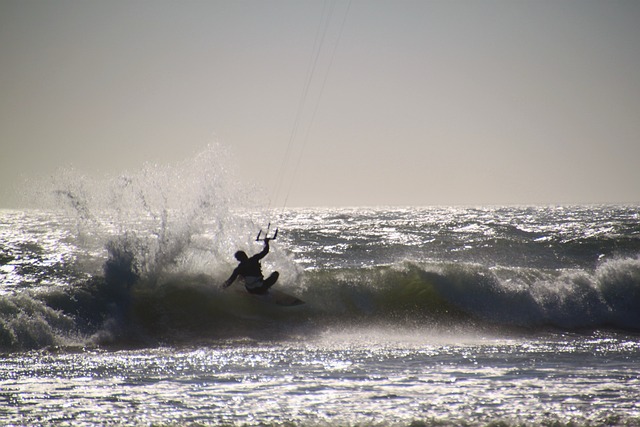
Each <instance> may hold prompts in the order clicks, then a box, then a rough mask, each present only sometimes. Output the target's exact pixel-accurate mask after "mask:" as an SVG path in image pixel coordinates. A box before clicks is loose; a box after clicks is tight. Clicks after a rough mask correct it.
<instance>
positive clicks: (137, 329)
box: [0, 255, 640, 351]
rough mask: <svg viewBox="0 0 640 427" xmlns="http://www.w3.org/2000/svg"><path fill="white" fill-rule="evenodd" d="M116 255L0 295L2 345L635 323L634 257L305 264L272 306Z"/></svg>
mask: <svg viewBox="0 0 640 427" xmlns="http://www.w3.org/2000/svg"><path fill="white" fill-rule="evenodd" d="M122 256H123V258H115V259H114V258H113V257H111V258H110V260H109V261H108V262H107V263H106V264H105V274H104V276H97V277H93V278H92V279H90V280H88V281H85V282H82V283H78V284H76V285H74V286H70V287H66V288H65V287H58V288H55V289H53V290H49V291H46V292H43V291H40V292H37V293H36V292H32V293H25V292H23V293H17V294H12V295H4V296H2V297H0V316H1V317H0V350H1V351H21V350H29V349H38V348H44V347H48V346H59V345H62V346H69V345H71V346H73V345H81V346H86V345H103V346H153V345H159V344H163V343H168V344H175V343H192V342H197V341H201V340H217V339H227V338H240V337H250V338H256V339H273V338H278V337H282V336H288V337H290V336H292V335H293V336H298V335H299V336H307V335H309V334H312V333H314V331H321V330H324V329H326V328H335V327H342V326H349V327H358V326H361V325H372V324H373V325H400V326H402V325H410V326H411V327H416V326H417V327H420V326H425V327H429V328H433V327H438V326H448V325H462V326H465V325H467V326H469V325H474V326H477V325H490V326H492V327H498V328H509V329H513V328H518V329H520V328H524V329H527V330H540V329H548V328H551V329H559V330H571V331H580V330H593V329H598V328H613V329H619V330H625V331H638V330H640V312H639V311H638V310H637V307H638V306H640V259H638V258H624V259H613V260H608V261H606V262H603V263H602V264H601V265H599V266H598V267H597V268H596V269H595V270H593V271H586V270H549V271H545V270H539V269H521V268H487V267H485V266H482V265H479V264H459V263H458V264H454V263H449V264H445V263H440V264H420V263H415V262H403V263H398V264H393V265H388V266H377V267H371V268H346V269H331V270H308V271H305V272H303V273H302V274H300V275H299V276H298V277H296V278H295V279H291V280H290V281H287V280H286V278H285V280H283V282H282V283H279V284H278V285H277V286H278V287H279V288H280V289H281V290H283V291H285V292H288V293H291V294H294V295H296V296H298V297H300V298H302V299H303V300H305V301H306V304H304V305H301V306H296V307H280V306H275V305H271V304H268V303H265V302H263V301H260V300H259V299H256V298H254V297H253V296H251V295H249V294H247V293H246V292H244V291H242V289H241V288H240V289H235V290H234V289H233V288H234V287H239V285H237V284H236V285H234V287H232V288H229V289H228V290H222V289H220V287H219V286H218V283H219V282H220V281H219V280H216V279H215V278H213V277H211V276H208V275H203V274H187V273H184V274H180V273H171V274H165V275H163V276H160V277H145V276H140V275H139V274H138V273H137V272H136V271H135V268H134V267H133V264H132V262H131V259H129V258H126V257H125V256H124V255H122Z"/></svg>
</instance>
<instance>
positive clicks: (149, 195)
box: [0, 146, 640, 426]
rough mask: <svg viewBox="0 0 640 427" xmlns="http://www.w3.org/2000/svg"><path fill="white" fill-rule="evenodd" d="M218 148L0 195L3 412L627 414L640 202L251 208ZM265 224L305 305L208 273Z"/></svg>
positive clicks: (590, 420) (391, 421)
mask: <svg viewBox="0 0 640 427" xmlns="http://www.w3.org/2000/svg"><path fill="white" fill-rule="evenodd" d="M221 151H223V150H220V148H219V147H216V146H211V147H209V148H208V149H207V150H205V151H204V152H203V153H200V154H199V155H197V156H195V157H194V158H193V159H190V160H187V161H184V162H182V163H179V164H176V165H172V166H163V165H153V164H149V165H145V166H144V167H143V168H141V170H139V171H135V172H133V173H129V174H123V175H119V176H114V177H105V178H104V179H100V180H96V179H90V178H87V177H85V176H83V175H81V174H79V173H77V172H75V171H73V170H66V171H62V172H60V173H59V174H58V175H56V176H55V177H53V178H51V179H49V180H47V181H46V182H44V183H38V185H35V186H34V187H33V188H32V189H31V190H29V192H30V193H31V195H32V198H33V200H37V202H38V204H39V206H38V207H37V208H29V209H21V210H16V209H13V210H0V424H3V425H74V426H75V425H304V426H306V425H312V426H316V425H317V426H325V425H374V426H378V425H398V426H409V425H412V426H432V425H434V426H435V425H437V426H443V425H444V426H447V425H468V426H485V425H505V426H507V425H558V426H564V425H567V426H568V425H592V426H596V425H597V426H600V425H607V426H609V425H611V426H615V425H620V426H622V425H625V426H628V425H640V404H639V403H638V402H640V206H637V205H591V206H468V207H402V208H401V207H377V208H364V207H353V208H284V209H268V208H267V206H268V202H265V201H259V202H256V201H257V200H259V199H260V194H261V192H259V191H254V190H247V189H246V188H245V189H243V188H241V187H239V186H238V182H239V180H238V177H237V176H234V172H233V171H230V170H227V169H225V168H224V167H223V166H222V165H226V164H229V161H228V158H226V157H225V156H226V155H225V154H224V153H223V152H221ZM268 223H271V224H272V227H278V228H279V234H278V238H277V240H276V241H274V242H273V243H272V245H271V252H270V253H269V255H268V256H267V257H266V258H265V259H264V261H263V270H264V271H265V273H266V274H270V272H271V271H276V270H277V271H279V272H280V279H279V281H278V283H277V284H276V285H275V286H276V287H277V288H278V289H281V290H282V291H285V292H287V293H289V294H291V295H295V296H297V297H299V298H301V299H302V300H304V301H305V302H306V303H305V304H304V305H299V306H294V307H280V306H275V305H271V304H268V303H265V302H263V301H261V300H259V299H256V298H254V297H252V296H250V295H247V294H246V293H244V292H242V286H241V284H239V283H236V284H234V285H233V286H232V287H231V288H229V289H227V290H223V289H222V288H221V286H220V285H221V284H222V282H224V280H225V279H226V278H227V277H228V276H229V274H230V273H231V271H232V270H233V268H234V267H235V265H236V263H235V260H234V258H233V254H234V252H235V251H236V250H238V249H242V250H245V251H246V252H247V253H250V254H253V253H257V252H258V251H260V250H261V249H262V245H261V243H260V242H255V236H256V235H257V233H258V231H259V230H260V229H261V228H262V229H265V227H266V225H267V224H268Z"/></svg>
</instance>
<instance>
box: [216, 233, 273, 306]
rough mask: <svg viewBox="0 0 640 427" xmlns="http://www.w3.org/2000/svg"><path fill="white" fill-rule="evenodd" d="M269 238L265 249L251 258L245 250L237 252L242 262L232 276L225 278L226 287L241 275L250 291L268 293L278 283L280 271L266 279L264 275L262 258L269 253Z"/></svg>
mask: <svg viewBox="0 0 640 427" xmlns="http://www.w3.org/2000/svg"><path fill="white" fill-rule="evenodd" d="M269 240H271V239H269V238H265V239H264V249H263V250H262V252H260V253H257V254H255V255H254V256H252V257H251V258H249V257H248V256H247V254H246V253H245V252H243V251H238V252H236V253H235V257H236V259H237V260H238V261H239V262H240V264H238V266H237V267H236V268H235V270H233V273H231V277H229V278H228V279H227V280H225V282H224V283H223V284H222V287H224V288H226V287H229V286H231V284H232V283H233V282H234V281H235V280H236V279H237V278H238V277H240V278H241V279H242V280H244V287H245V288H246V289H247V291H248V292H249V293H252V294H266V293H267V292H268V291H269V288H270V287H271V286H273V285H274V284H275V283H276V280H278V277H279V276H280V273H278V272H277V271H274V272H273V273H271V275H270V276H269V277H267V278H266V279H265V278H264V276H263V275H262V266H261V265H260V260H261V259H262V258H264V257H265V256H266V255H267V254H268V253H269Z"/></svg>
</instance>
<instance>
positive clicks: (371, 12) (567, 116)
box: [0, 0, 640, 206]
mask: <svg viewBox="0 0 640 427" xmlns="http://www.w3.org/2000/svg"><path fill="white" fill-rule="evenodd" d="M329 11H331V15H329ZM345 16H346V21H344V27H342V23H343V20H344V19H345ZM327 17H328V18H330V20H328V21H327V25H326V27H325V26H323V25H324V24H322V23H323V22H324V21H323V19H326V18H327ZM639 23H640V2H639V1H635V0H629V1H616V0H608V1H572V0H548V1H545V0H536V1H526V0H513V1H506V0H505V1H498V0H468V1H457V0H443V1H430V0H420V1H407V0H398V1H392V0H387V1H382V0H366V1H365V0H353V1H352V2H351V3H348V2H347V1H337V2H324V1H310V0H309V1H303V0H292V1H285V0H275V1H268V0H256V1H205V0H203V1H188V0H187V1H173V0H171V1H162V0H153V1H142V0H138V1H135V0H134V1H118V0H116V1H113V0H110V1H92V0H70V1H59V0H53V1H42V0H15V1H13V0H0V61H1V62H0V64H1V69H0V144H1V154H0V183H1V184H0V185H1V187H0V206H2V205H10V204H11V203H12V197H11V190H12V189H13V188H15V187H16V186H18V187H19V186H20V185H21V182H22V181H23V180H24V179H25V178H28V177H34V176H48V175H50V174H52V173H54V172H55V171H56V170H58V169H59V168H61V167H65V166H68V165H73V166H74V167H75V168H76V169H78V170H81V171H86V172H87V173H119V172H122V171H133V170H136V169H138V168H140V167H141V165H143V164H144V162H157V163H170V162H174V161H179V160H184V159H187V158H189V157H192V156H194V154H195V153H197V152H199V151H200V150H202V149H203V148H204V147H205V146H206V145H207V144H209V143H212V142H218V143H220V144H221V145H222V146H225V147H228V148H229V150H230V151H231V152H232V153H233V156H234V161H233V163H232V164H231V165H227V167H228V168H234V169H236V170H237V171H238V172H239V174H240V175H242V176H244V177H245V178H246V180H247V182H248V183H259V184H260V185H263V186H264V188H265V192H272V191H273V190H274V188H278V185H277V177H278V176H279V175H284V176H285V178H284V184H283V190H282V191H281V193H279V194H280V197H283V196H284V195H287V194H289V195H290V197H289V201H288V202H287V205H288V206H300V205H313V206H318V205H434V204H510V203H599V202H640V164H639V163H640V24H639ZM324 28H326V32H324V31H323V30H324ZM341 28H342V32H341ZM323 34H324V38H323V37H321V36H322V35H323ZM320 40H322V41H323V42H324V44H323V45H322V49H320V51H319V56H318V60H317V62H313V59H314V52H315V50H314V43H316V42H319V41H320ZM334 48H335V51H334ZM334 52H335V55H333V53H334ZM313 64H315V66H314V65H313ZM310 70H312V72H313V74H311V77H312V78H311V79H310V85H309V89H308V91H307V92H306V96H303V94H305V91H304V90H305V87H306V86H305V85H306V82H307V79H308V77H309V75H310V74H309V73H310ZM327 71H328V74H327ZM325 77H326V80H325ZM316 107H317V110H316ZM314 112H315V113H314ZM296 117H298V121H297V123H298V126H297V127H296ZM296 130H297V132H296V133H295V134H294V131H296ZM307 133H308V138H306V137H305V135H307ZM292 134H293V135H294V137H293V138H291V136H292ZM290 141H291V142H290ZM287 147H290V150H289V157H288V160H287V161H285V162H284V167H283V159H287V157H285V153H286V152H287ZM302 147H306V148H305V149H304V151H303V152H302V155H301V157H299V154H298V153H299V150H300V149H301V148H302ZM298 159H300V160H299V162H298ZM296 166H297V167H298V172H297V173H296V174H295V176H294V177H293V178H291V173H292V172H291V171H292V170H293V169H294V168H295V167H296ZM290 182H295V185H294V186H290V185H289V183H290ZM274 203H275V204H276V205H277V204H278V203H280V202H274Z"/></svg>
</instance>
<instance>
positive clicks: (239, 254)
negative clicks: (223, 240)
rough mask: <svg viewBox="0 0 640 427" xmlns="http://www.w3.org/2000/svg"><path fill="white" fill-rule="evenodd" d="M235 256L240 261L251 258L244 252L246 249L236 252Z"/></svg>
mask: <svg viewBox="0 0 640 427" xmlns="http://www.w3.org/2000/svg"><path fill="white" fill-rule="evenodd" d="M235 257H236V259H237V260H238V261H240V262H242V261H246V260H248V259H249V257H248V256H247V254H246V253H244V251H238V252H236V254H235Z"/></svg>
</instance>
